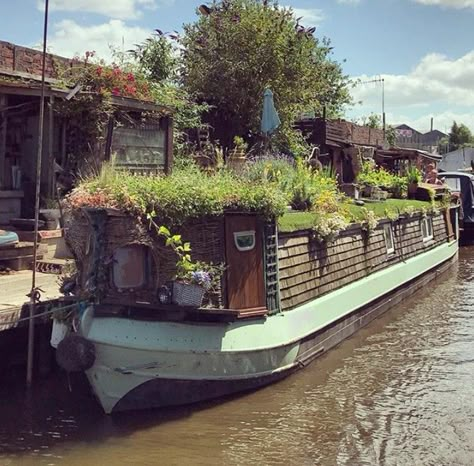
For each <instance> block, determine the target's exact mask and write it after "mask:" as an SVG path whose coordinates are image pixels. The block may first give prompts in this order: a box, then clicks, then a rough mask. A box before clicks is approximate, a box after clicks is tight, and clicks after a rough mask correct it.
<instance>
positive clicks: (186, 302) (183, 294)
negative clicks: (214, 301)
mask: <svg viewBox="0 0 474 466" xmlns="http://www.w3.org/2000/svg"><path fill="white" fill-rule="evenodd" d="M205 292H206V290H205V289H204V288H203V287H202V286H199V285H190V284H188V283H181V282H174V283H173V298H172V301H173V304H177V305H178V306H192V307H200V306H201V304H202V300H203V298H204V294H205Z"/></svg>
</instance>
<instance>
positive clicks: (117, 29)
mask: <svg viewBox="0 0 474 466" xmlns="http://www.w3.org/2000/svg"><path fill="white" fill-rule="evenodd" d="M53 30H54V32H53V35H52V37H51V39H50V40H49V43H48V44H49V47H48V50H49V51H50V52H51V53H55V54H57V55H62V56H64V57H73V56H74V55H76V54H78V55H80V56H83V55H84V52H85V51H86V50H89V51H92V50H95V51H96V52H97V55H98V57H99V58H104V59H105V60H110V59H111V49H110V47H111V46H112V47H115V48H118V49H119V50H122V47H123V49H124V50H129V49H130V48H133V44H136V43H139V42H142V41H143V40H145V39H146V38H147V37H148V36H149V35H150V34H151V31H148V30H147V29H144V28H141V27H130V26H127V25H126V24H125V23H124V22H123V21H121V20H118V19H111V20H110V21H109V22H108V23H103V24H98V25H92V26H81V25H80V24H78V23H76V22H75V21H72V20H69V19H65V20H63V21H60V22H59V23H56V24H55V25H54V26H53Z"/></svg>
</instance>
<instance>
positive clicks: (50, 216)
mask: <svg viewBox="0 0 474 466" xmlns="http://www.w3.org/2000/svg"><path fill="white" fill-rule="evenodd" d="M40 216H41V219H42V220H43V221H44V222H45V228H46V230H57V229H58V228H59V219H60V217H61V213H60V211H59V209H41V210H40Z"/></svg>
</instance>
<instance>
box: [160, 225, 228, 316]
mask: <svg viewBox="0 0 474 466" xmlns="http://www.w3.org/2000/svg"><path fill="white" fill-rule="evenodd" d="M158 234H159V235H160V236H163V237H164V238H165V244H166V246H169V247H171V248H172V249H173V250H174V252H175V253H176V255H177V256H178V260H177V262H176V275H175V277H174V281H173V288H172V298H171V299H172V302H173V304H177V305H178V306H192V307H200V306H201V305H202V301H203V299H204V296H205V294H206V292H208V291H210V290H211V289H212V287H213V285H215V284H216V282H218V281H219V280H220V276H221V274H222V267H221V266H215V265H213V264H207V263H205V262H193V261H192V259H191V254H190V253H191V244H190V243H183V241H182V238H181V235H172V234H171V233H170V231H169V230H168V228H166V227H164V226H161V227H159V228H158Z"/></svg>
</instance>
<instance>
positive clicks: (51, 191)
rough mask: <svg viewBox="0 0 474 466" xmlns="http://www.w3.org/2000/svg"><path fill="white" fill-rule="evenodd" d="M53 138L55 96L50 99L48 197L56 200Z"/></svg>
mask: <svg viewBox="0 0 474 466" xmlns="http://www.w3.org/2000/svg"><path fill="white" fill-rule="evenodd" d="M53 138H54V96H50V97H49V105H48V170H47V172H48V183H47V186H48V190H47V192H48V196H49V197H50V198H51V199H54V198H55V195H54V193H55V192H56V171H55V169H54V168H55V167H54V153H53Z"/></svg>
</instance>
